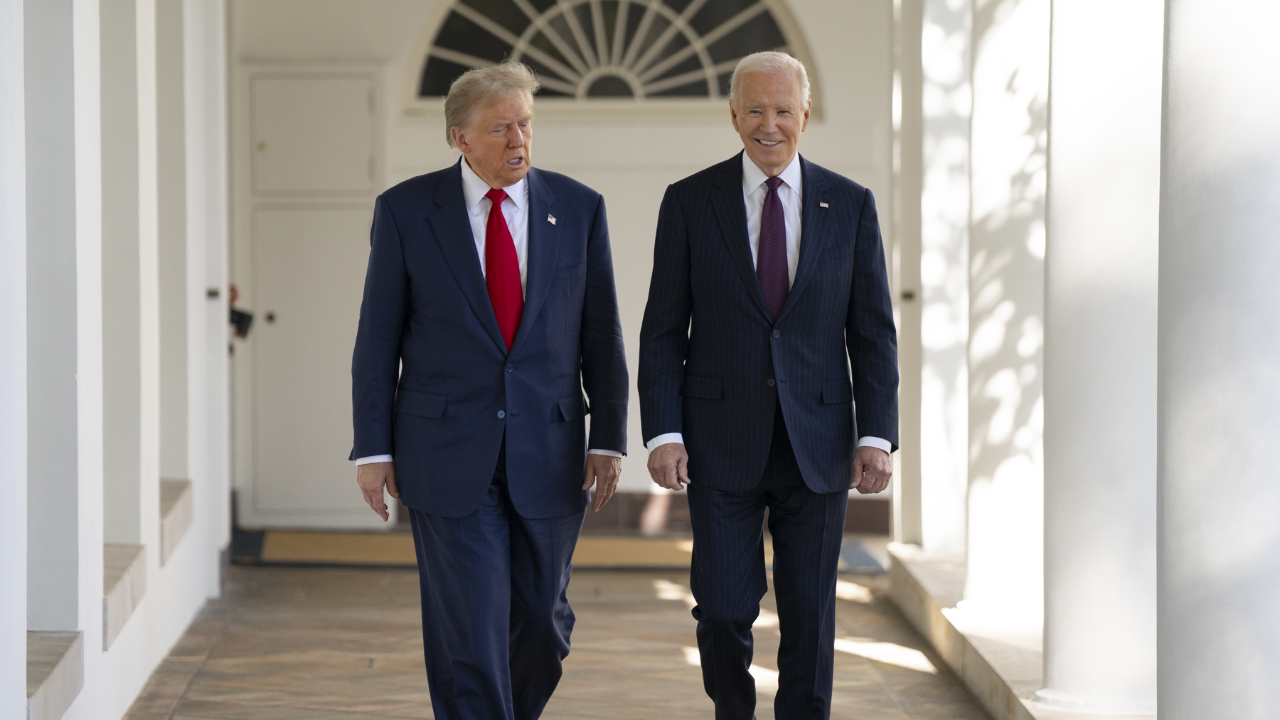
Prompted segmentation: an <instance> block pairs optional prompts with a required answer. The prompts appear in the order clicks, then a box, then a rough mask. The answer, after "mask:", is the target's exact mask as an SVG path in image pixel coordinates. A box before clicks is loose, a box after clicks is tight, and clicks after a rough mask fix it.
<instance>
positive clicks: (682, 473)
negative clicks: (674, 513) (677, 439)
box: [649, 443, 690, 492]
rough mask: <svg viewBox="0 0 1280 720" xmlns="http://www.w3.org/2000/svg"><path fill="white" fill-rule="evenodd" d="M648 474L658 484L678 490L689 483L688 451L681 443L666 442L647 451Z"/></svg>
mask: <svg viewBox="0 0 1280 720" xmlns="http://www.w3.org/2000/svg"><path fill="white" fill-rule="evenodd" d="M649 476H650V477H652V478H653V481H654V482H655V483H657V484H658V485H659V486H661V487H664V488H666V489H668V490H675V491H676V492H679V491H681V490H683V489H684V486H685V485H688V484H689V482H690V481H689V453H687V452H685V449H684V445H683V444H681V443H666V444H664V445H659V446H658V447H656V448H654V450H653V452H651V453H649Z"/></svg>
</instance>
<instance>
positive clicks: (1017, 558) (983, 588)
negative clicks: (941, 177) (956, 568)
mask: <svg viewBox="0 0 1280 720" xmlns="http://www.w3.org/2000/svg"><path fill="white" fill-rule="evenodd" d="M1048 20H1049V2H1048V0H985V1H984V0H978V1H977V2H976V3H975V8H974V35H973V37H974V69H973V72H974V80H973V85H974V112H973V131H972V143H973V145H972V151H973V155H972V157H973V170H972V175H971V178H972V186H971V188H972V193H973V197H972V206H971V208H972V209H971V219H970V239H969V242H970V256H969V257H970V266H969V288H970V291H969V292H970V294H969V297H970V308H969V321H970V325H969V327H970V335H969V558H970V561H969V575H968V587H967V588H966V591H965V597H966V600H967V601H970V602H977V603H982V604H988V603H998V604H1000V605H1001V606H1009V607H1015V608H1019V609H1028V612H1030V610H1029V608H1035V610H1034V613H1036V614H1038V613H1039V608H1040V604H1041V599H1042V588H1041V583H1040V580H1041V577H1042V571H1041V568H1042V558H1041V554H1042V552H1041V548H1042V545H1041V535H1042V527H1043V427H1044V404H1043V392H1042V385H1043V383H1042V372H1043V345H1044V257H1045V223H1044V213H1045V193H1046V160H1047V143H1048V113H1047V110H1048V59H1049V48H1048V37H1049V31H1048V30H1049V27H1048Z"/></svg>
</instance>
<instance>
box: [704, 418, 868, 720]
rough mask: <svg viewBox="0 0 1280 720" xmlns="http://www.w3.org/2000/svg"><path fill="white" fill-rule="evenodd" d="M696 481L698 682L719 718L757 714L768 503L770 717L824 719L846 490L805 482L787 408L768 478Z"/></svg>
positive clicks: (738, 719) (778, 421)
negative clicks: (720, 485)
mask: <svg viewBox="0 0 1280 720" xmlns="http://www.w3.org/2000/svg"><path fill="white" fill-rule="evenodd" d="M691 479H692V481H693V482H692V483H691V484H690V485H689V488H688V493H689V513H690V519H691V521H692V524H693V568H692V575H691V580H690V582H691V585H692V590H693V597H694V599H695V600H696V601H697V605H696V606H695V607H694V609H693V617H694V619H696V620H697V621H698V630H697V636H698V651H699V654H700V655H701V657H702V682H703V686H704V687H705V689H706V691H707V695H709V696H711V699H712V701H714V702H715V707H716V715H715V716H716V720H751V718H752V717H754V713H755V707H756V686H755V679H754V678H752V677H751V673H750V672H749V668H750V667H751V658H752V636H751V625H752V624H753V623H754V622H755V620H756V617H757V616H758V615H759V614H760V599H761V598H762V597H764V594H765V592H766V591H767V590H768V585H767V583H766V579H765V567H764V533H763V530H762V526H763V524H764V511H765V508H768V509H769V534H770V535H772V536H773V587H774V595H775V597H776V599H777V603H778V620H779V630H780V631H781V633H782V639H781V644H780V645H779V647H778V694H777V696H776V697H775V698H774V705H773V707H774V717H775V718H777V720H826V719H827V718H829V717H830V716H831V681H832V663H833V662H834V657H833V655H834V652H835V647H834V646H835V607H836V571H837V568H838V565H839V561H840V543H841V540H842V539H843V535H844V516H845V510H846V507H847V504H848V500H849V492H848V491H847V490H846V491H843V492H836V493H815V492H814V491H812V490H810V489H809V487H808V486H807V485H805V484H804V480H803V478H801V476H800V468H799V466H798V464H797V463H796V457H795V453H794V452H793V451H792V448H791V440H790V438H789V437H788V435H787V427H786V423H785V422H784V421H783V418H782V413H781V411H779V413H778V414H777V416H776V417H775V419H774V428H773V439H772V444H771V446H770V449H769V459H768V462H767V463H766V465H765V471H764V477H762V478H761V480H760V483H759V484H758V485H756V486H755V487H754V488H753V489H752V490H750V491H749V492H745V493H732V492H725V491H722V490H714V489H711V488H703V487H699V486H698V478H696V477H694V478H691Z"/></svg>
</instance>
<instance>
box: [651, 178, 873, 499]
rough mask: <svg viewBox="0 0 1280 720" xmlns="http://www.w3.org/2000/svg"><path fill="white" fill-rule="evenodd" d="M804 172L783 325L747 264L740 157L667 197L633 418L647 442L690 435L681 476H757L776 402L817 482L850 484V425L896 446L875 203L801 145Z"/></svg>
mask: <svg viewBox="0 0 1280 720" xmlns="http://www.w3.org/2000/svg"><path fill="white" fill-rule="evenodd" d="M801 169H802V173H803V177H804V180H803V182H804V186H803V188H802V193H803V203H804V205H803V208H802V209H801V236H800V261H799V266H798V267H797V269H796V276H795V280H794V282H793V283H792V287H791V293H790V294H789V295H788V297H787V301H786V304H785V305H783V307H782V312H781V313H780V314H779V316H778V320H777V322H774V321H773V319H772V316H771V314H770V312H769V308H768V305H766V303H765V299H764V295H763V294H762V293H761V291H760V283H759V281H758V280H757V279H756V272H755V266H754V264H753V263H752V261H751V246H750V241H749V239H748V236H747V219H746V206H745V205H744V203H743V197H742V156H741V154H739V155H738V156H735V157H734V158H733V159H731V160H728V161H725V162H723V163H720V164H718V165H715V166H713V167H711V168H708V169H706V170H703V171H702V172H700V173H698V174H696V175H693V176H691V177H688V178H686V179H684V180H681V181H680V182H677V183H675V184H674V185H672V186H670V187H669V188H667V194H666V197H665V198H664V199H663V201H662V210H661V212H660V213H659V216H658V236H657V242H656V245H655V247H654V261H653V280H652V282H651V283H650V285H649V302H648V305H647V306H646V308H645V313H644V325H643V326H642V327H641V330H640V376H639V386H640V388H639V389H640V415H641V420H642V424H643V428H644V439H645V442H646V443H647V442H648V441H649V440H651V439H653V438H654V437H656V436H658V435H662V434H665V433H672V432H679V433H683V435H684V442H685V446H686V448H687V449H688V452H689V478H690V479H691V480H692V481H693V482H694V483H698V484H700V485H703V486H705V487H711V488H714V489H718V490H725V491H729V492H745V491H747V490H749V489H751V488H752V487H754V486H755V485H756V484H758V483H759V482H760V478H761V476H762V473H763V471H764V466H765V461H766V459H767V458H768V454H769V445H770V440H771V437H772V435H771V433H772V429H773V422H774V414H775V410H776V408H777V406H778V403H781V404H782V413H783V417H784V418H785V419H786V423H787V430H788V432H789V434H790V437H791V443H792V445H793V446H794V448H795V453H796V459H797V460H798V461H799V464H800V471H801V474H802V475H803V477H804V481H805V484H806V485H808V486H809V488H811V489H812V490H814V491H815V492H821V493H828V492H837V491H840V490H847V489H848V488H849V483H850V481H851V480H852V475H853V454H854V451H855V448H856V445H857V438H858V437H859V433H861V434H862V435H872V436H875V437H880V438H884V439H886V440H888V441H889V442H891V443H892V444H893V446H894V447H895V448H896V447H897V444H898V400H897V392H898V362H897V339H896V337H897V336H896V331H895V328H894V323H893V307H892V302H891V299H890V297H889V282H888V276H887V274H886V271H885V261H884V250H883V247H882V245H881V240H880V226H879V222H878V220H877V219H876V208H875V202H874V201H873V199H872V197H871V191H869V190H867V189H866V188H864V187H862V186H861V185H858V184H857V183H855V182H853V181H851V180H849V179H847V178H845V177H842V176H840V175H837V174H836V173H833V172H831V171H830V170H826V169H824V168H822V167H819V166H817V165H815V164H813V163H811V162H808V161H806V160H804V158H803V157H802V158H801ZM851 366H852V374H851V372H850V368H851ZM855 401H856V419H855Z"/></svg>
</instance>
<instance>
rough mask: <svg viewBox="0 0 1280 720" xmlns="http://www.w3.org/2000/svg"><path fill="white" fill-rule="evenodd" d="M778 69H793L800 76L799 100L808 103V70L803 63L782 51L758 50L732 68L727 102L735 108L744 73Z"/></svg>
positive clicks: (767, 71)
mask: <svg viewBox="0 0 1280 720" xmlns="http://www.w3.org/2000/svg"><path fill="white" fill-rule="evenodd" d="M779 70H794V71H795V72H796V74H797V75H799V76H800V100H801V102H803V103H804V104H805V105H808V104H809V72H808V71H807V70H805V69H804V63H802V62H800V61H799V60H797V59H795V58H793V57H791V56H790V55H788V54H786V53H782V52H758V53H752V54H750V55H748V56H746V57H744V58H742V59H741V60H739V61H738V65H737V67H735V68H734V69H733V78H732V79H731V80H729V104H730V105H732V106H733V107H734V109H737V107H738V103H737V100H736V98H737V97H738V87H739V85H740V84H741V82H742V81H741V78H742V76H743V75H745V74H746V73H753V72H761V73H769V72H778V71H779Z"/></svg>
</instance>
